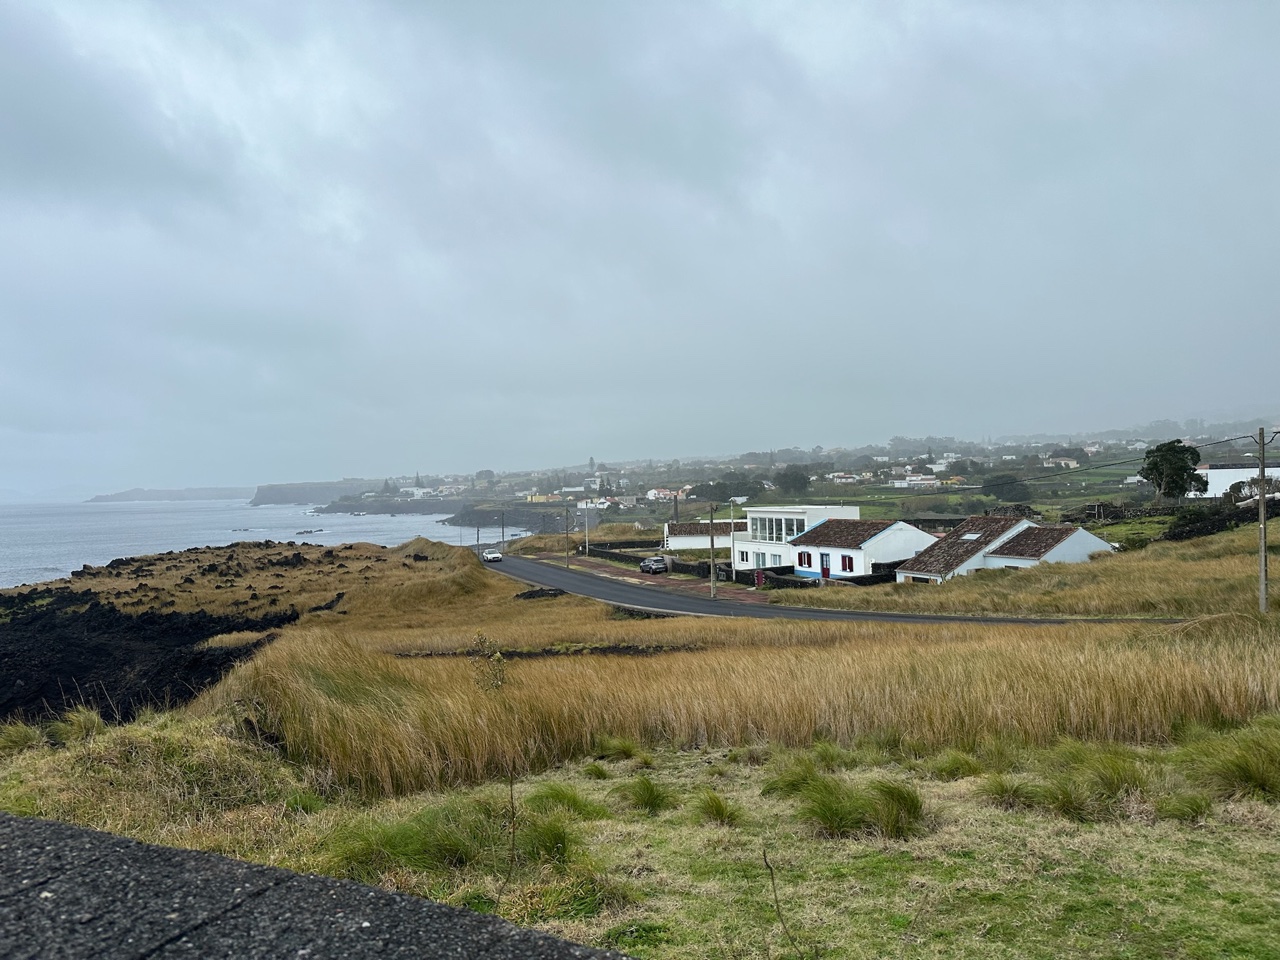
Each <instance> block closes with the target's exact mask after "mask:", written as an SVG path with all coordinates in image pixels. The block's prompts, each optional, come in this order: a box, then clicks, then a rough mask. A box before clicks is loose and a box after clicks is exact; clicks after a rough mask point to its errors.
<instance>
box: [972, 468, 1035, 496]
mask: <svg viewBox="0 0 1280 960" xmlns="http://www.w3.org/2000/svg"><path fill="white" fill-rule="evenodd" d="M982 492H983V493H985V494H986V495H987V496H990V497H995V498H996V499H997V500H1003V501H1004V502H1005V503H1026V502H1027V501H1028V500H1030V499H1031V488H1030V487H1028V486H1027V485H1026V484H1025V483H1023V482H1022V481H1021V480H1019V479H1018V478H1017V477H1015V476H1014V475H1013V474H1012V473H993V474H992V475H991V476H989V477H987V478H986V479H984V480H983V481H982Z"/></svg>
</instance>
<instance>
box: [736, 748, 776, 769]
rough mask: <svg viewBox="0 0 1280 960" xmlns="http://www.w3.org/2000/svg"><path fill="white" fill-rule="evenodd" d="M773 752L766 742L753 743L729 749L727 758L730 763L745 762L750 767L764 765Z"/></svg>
mask: <svg viewBox="0 0 1280 960" xmlns="http://www.w3.org/2000/svg"><path fill="white" fill-rule="evenodd" d="M771 756H773V752H772V751H771V750H770V749H769V748H768V747H767V746H766V745H764V744H761V743H753V744H749V745H747V746H745V747H734V748H733V749H732V750H730V751H729V754H728V757H727V759H728V760H729V762H730V763H745V764H746V765H747V766H749V767H762V766H764V765H765V764H766V763H768V762H769V758H770V757H771Z"/></svg>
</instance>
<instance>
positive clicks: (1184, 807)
mask: <svg viewBox="0 0 1280 960" xmlns="http://www.w3.org/2000/svg"><path fill="white" fill-rule="evenodd" d="M1155 811H1156V816H1157V817H1159V818H1160V819H1161V820H1178V821H1181V822H1182V823H1203V822H1204V821H1205V820H1207V819H1208V818H1209V814H1211V813H1212V812H1213V800H1212V799H1211V798H1210V797H1209V796H1208V795H1207V794H1204V793H1192V792H1180V793H1170V794H1165V795H1163V796H1159V797H1156V799H1155Z"/></svg>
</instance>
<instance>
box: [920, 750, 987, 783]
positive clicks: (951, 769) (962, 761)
mask: <svg viewBox="0 0 1280 960" xmlns="http://www.w3.org/2000/svg"><path fill="white" fill-rule="evenodd" d="M924 768H925V770H926V771H927V772H928V773H929V775H930V776H931V777H933V778H934V779H935V780H964V779H965V778H966V777H976V776H978V775H979V774H981V773H982V772H983V768H982V763H981V762H980V761H979V760H978V758H977V757H975V756H973V755H972V754H968V753H964V752H963V751H960V750H955V749H951V750H944V751H943V752H942V753H941V754H939V755H938V756H936V757H934V758H933V759H932V760H930V761H928V762H927V763H926V764H925V765H924Z"/></svg>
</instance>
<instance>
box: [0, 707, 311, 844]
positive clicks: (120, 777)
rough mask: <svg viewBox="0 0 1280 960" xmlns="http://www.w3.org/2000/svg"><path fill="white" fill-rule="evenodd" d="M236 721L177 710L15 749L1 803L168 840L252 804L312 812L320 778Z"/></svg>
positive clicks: (1, 786) (154, 839) (1, 788)
mask: <svg viewBox="0 0 1280 960" xmlns="http://www.w3.org/2000/svg"><path fill="white" fill-rule="evenodd" d="M230 730H231V724H230V723H229V722H228V721H227V719H226V718H209V717H206V718H199V719H191V718H183V717H181V716H179V715H177V714H174V715H170V716H169V717H164V718H160V719H158V720H155V721H151V722H148V723H146V724H136V723H132V724H125V725H123V726H117V727H109V728H106V729H105V730H104V731H103V732H102V733H99V734H97V735H95V736H92V737H88V738H84V739H73V740H71V741H70V742H68V743H67V744H66V745H65V747H63V748H60V749H57V750H38V751H26V752H23V753H19V754H15V755H12V756H11V758H10V759H9V760H8V763H9V772H10V773H11V774H12V776H11V777H9V778H8V780H7V781H5V780H3V779H0V806H3V807H4V808H6V809H21V810H22V811H23V812H24V813H27V814H30V815H32V816H40V817H47V818H50V819H55V820H64V821H68V822H71V823H80V824H84V825H88V826H93V827H95V828H97V829H100V830H107V831H109V832H112V833H119V834H127V835H131V836H138V837H141V838H144V839H147V840H150V841H152V842H161V843H163V842H166V841H167V840H169V838H170V834H169V831H171V830H181V829H185V828H187V827H191V826H193V825H194V826H197V827H198V826H199V825H207V824H210V823H213V822H216V821H218V820H219V819H220V818H223V817H226V816H232V815H238V814H239V813H241V812H243V811H247V810H250V809H252V808H262V809H266V808H271V809H274V810H276V811H284V810H291V811H296V810H302V811H305V810H306V808H307V807H309V806H314V801H312V800H305V799H303V797H304V795H307V794H310V795H312V796H314V797H315V798H316V799H317V800H319V799H320V794H319V793H318V792H317V791H322V790H323V788H324V784H323V783H322V782H321V781H311V780H308V779H306V774H305V771H299V770H298V769H297V768H296V767H291V766H290V765H288V764H287V763H285V762H284V761H282V760H281V758H280V757H279V755H278V754H277V753H276V752H275V751H274V750H272V749H270V748H267V747H264V746H261V745H258V744H255V743H251V742H247V741H246V740H244V739H242V738H240V737H237V736H232V735H230ZM290 798H292V800H290ZM320 802H323V801H320ZM227 852H232V851H227Z"/></svg>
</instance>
